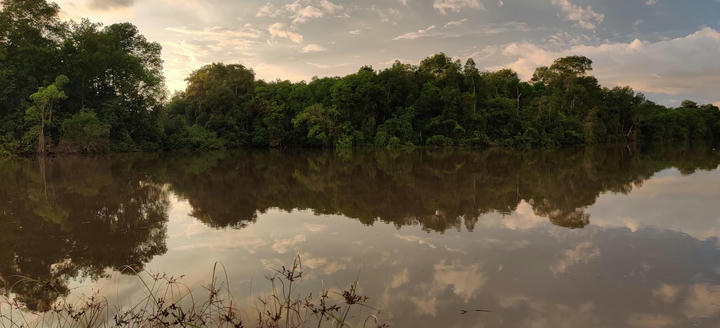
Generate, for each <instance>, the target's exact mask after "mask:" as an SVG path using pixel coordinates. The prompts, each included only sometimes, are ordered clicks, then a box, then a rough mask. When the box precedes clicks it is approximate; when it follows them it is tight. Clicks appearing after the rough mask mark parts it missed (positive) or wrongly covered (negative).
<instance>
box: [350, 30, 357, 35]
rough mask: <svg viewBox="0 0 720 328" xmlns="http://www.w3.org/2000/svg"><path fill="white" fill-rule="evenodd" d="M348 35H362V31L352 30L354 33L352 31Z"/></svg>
mask: <svg viewBox="0 0 720 328" xmlns="http://www.w3.org/2000/svg"><path fill="white" fill-rule="evenodd" d="M348 33H350V34H352V35H359V34H360V30H352V31H350V32H348Z"/></svg>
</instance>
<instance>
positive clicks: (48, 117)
mask: <svg viewBox="0 0 720 328" xmlns="http://www.w3.org/2000/svg"><path fill="white" fill-rule="evenodd" d="M67 83H68V78H67V76H65V75H60V76H58V77H57V78H56V79H55V83H53V84H51V85H48V86H47V87H41V88H40V89H38V91H37V92H35V93H33V94H32V95H30V100H32V106H30V108H28V110H27V112H26V116H25V117H26V120H27V121H28V122H29V123H30V124H34V125H35V126H34V127H33V128H31V129H30V133H32V134H33V135H34V134H35V133H37V134H38V148H37V151H38V153H39V154H40V155H44V154H45V146H46V141H45V125H49V124H52V116H53V106H54V105H55V104H56V103H58V102H59V101H61V100H65V99H67V95H65V91H63V87H64V86H65V84H67Z"/></svg>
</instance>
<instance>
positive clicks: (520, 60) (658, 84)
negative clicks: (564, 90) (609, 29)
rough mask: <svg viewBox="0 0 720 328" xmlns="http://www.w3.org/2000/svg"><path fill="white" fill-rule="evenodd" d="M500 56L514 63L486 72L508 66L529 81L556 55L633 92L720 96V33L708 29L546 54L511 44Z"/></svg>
mask: <svg viewBox="0 0 720 328" xmlns="http://www.w3.org/2000/svg"><path fill="white" fill-rule="evenodd" d="M502 54H503V55H504V56H506V57H511V58H515V60H514V61H512V62H510V63H508V64H506V65H500V66H496V67H489V69H491V70H492V69H499V68H501V67H508V68H511V69H513V70H515V71H516V72H518V74H520V76H521V77H522V78H524V79H529V78H530V77H532V73H533V72H534V71H535V68H537V67H539V66H547V65H550V64H552V62H553V60H554V59H556V58H558V57H563V56H568V55H583V56H587V57H589V58H590V59H592V60H593V67H594V69H595V70H594V72H593V75H595V76H596V77H597V78H598V79H599V80H600V82H601V83H602V84H603V85H607V86H610V87H612V86H625V85H629V86H631V87H633V89H635V90H637V91H642V92H650V93H660V94H667V95H678V96H682V97H684V98H693V99H698V101H700V102H703V103H711V102H717V101H718V98H720V95H718V94H717V86H718V85H720V62H719V61H718V60H717V58H720V32H718V31H716V30H714V29H712V28H710V27H704V28H702V29H700V30H698V31H697V32H695V33H693V34H690V35H688V36H685V37H679V38H676V39H669V40H664V41H658V42H646V41H641V40H634V41H632V42H629V43H606V44H601V45H597V46H585V45H577V46H572V47H570V48H568V49H566V50H562V51H549V50H546V49H544V48H542V47H540V46H538V45H535V44H531V43H512V44H510V45H508V46H506V47H505V49H504V50H503V51H502ZM678 58H682V60H678Z"/></svg>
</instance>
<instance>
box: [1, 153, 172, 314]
mask: <svg viewBox="0 0 720 328" xmlns="http://www.w3.org/2000/svg"><path fill="white" fill-rule="evenodd" d="M45 161H46V163H42V162H41V161H40V162H34V161H30V160H19V161H6V162H3V163H0V180H1V181H4V182H5V185H4V187H3V188H2V189H1V190H0V199H2V200H3V202H4V204H1V205H0V206H2V207H1V208H0V226H1V228H2V229H1V230H2V231H0V248H1V249H2V250H0V277H1V278H2V279H0V288H2V289H5V290H6V292H13V293H15V294H16V295H17V298H18V299H19V300H21V301H23V302H24V303H25V304H26V305H27V307H28V308H29V309H32V310H47V309H48V308H49V306H50V305H51V304H52V303H53V302H54V300H55V299H57V297H59V296H62V295H65V294H66V293H67V292H68V289H67V286H66V284H67V281H68V280H69V279H71V278H73V277H77V276H78V275H80V274H82V275H85V276H91V277H98V276H101V275H102V274H103V272H104V271H105V269H106V268H113V269H116V270H124V269H125V268H126V267H131V268H133V269H135V270H141V269H142V268H143V266H144V264H145V263H147V262H148V261H149V260H150V259H151V258H152V257H153V256H155V255H158V254H162V253H164V252H165V251H166V246H165V231H166V222H167V208H168V205H169V202H168V197H167V192H166V191H165V190H164V189H163V187H162V186H160V185H158V184H156V183H153V182H152V178H150V177H149V176H147V175H146V174H142V173H141V172H143V168H142V167H135V166H134V165H135V164H140V162H139V161H136V160H132V159H127V158H112V159H111V158H104V159H88V158H84V159H80V158H63V159H48V160H45ZM43 164H44V165H43ZM39 168H42V170H41V169H39ZM43 170H44V171H45V172H43ZM43 173H44V175H43Z"/></svg>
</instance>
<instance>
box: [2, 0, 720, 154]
mask: <svg viewBox="0 0 720 328" xmlns="http://www.w3.org/2000/svg"><path fill="white" fill-rule="evenodd" d="M58 12H59V8H58V6H57V5H55V4H50V3H48V2H47V1H45V0H4V1H3V8H2V10H0V85H2V86H3V87H2V88H0V135H2V136H3V139H2V144H3V148H4V149H5V151H10V152H32V151H35V149H36V147H35V146H36V145H38V146H39V147H38V148H41V147H42V148H44V147H45V145H46V144H47V145H51V146H53V147H54V148H50V149H51V151H52V150H54V151H63V149H64V148H63V147H55V145H57V144H58V143H60V142H61V141H62V140H60V138H61V137H63V136H65V135H67V136H72V137H68V138H65V141H68V143H63V144H62V146H68V145H74V146H73V147H70V146H68V147H66V148H67V149H73V148H78V147H79V148H80V149H81V151H85V152H91V151H98V150H101V149H106V148H109V149H110V150H113V151H143V150H146V151H149V150H211V149H221V148H226V147H227V148H237V147H243V146H253V147H271V148H284V147H336V148H343V149H351V148H357V147H364V146H375V147H388V148H398V147H404V146H412V145H420V146H422V145H433V146H449V145H453V146H472V147H490V146H498V145H499V146H510V147H559V146H567V145H583V144H601V143H615V142H636V141H640V142H647V143H698V142H713V143H718V142H720V129H718V126H719V125H720V117H719V115H720V111H719V110H718V109H717V107H716V106H713V105H699V104H697V103H695V102H693V101H689V100H687V101H683V102H682V104H681V105H680V108H666V107H664V106H659V105H657V104H655V103H652V102H650V101H648V100H647V99H645V97H644V96H643V95H642V94H638V93H635V92H634V91H633V90H632V89H630V88H629V87H625V88H613V89H607V88H603V87H601V86H600V85H599V83H598V81H597V79H595V78H594V77H593V76H590V75H589V74H588V73H589V72H591V71H592V69H593V68H592V60H590V59H589V58H587V57H584V56H568V57H563V58H558V59H557V60H555V61H554V62H553V63H552V65H550V66H547V67H539V68H537V70H536V71H535V73H534V74H533V77H532V79H531V81H527V82H523V81H521V80H520V78H519V76H518V74H517V73H516V72H513V71H512V70H510V69H502V70H499V71H495V72H481V71H480V70H479V69H478V67H477V66H476V65H475V62H474V61H473V60H472V59H468V60H467V61H466V62H465V64H464V65H463V64H462V63H461V62H460V61H459V60H457V59H453V58H451V57H449V56H447V55H445V54H443V53H439V54H436V55H433V56H430V57H428V58H425V59H423V60H422V61H421V62H420V63H419V65H417V66H415V65H409V64H403V63H401V62H399V61H398V62H395V63H394V64H393V65H392V66H391V67H389V68H386V69H383V70H380V71H376V70H375V69H373V68H372V67H369V66H364V67H361V68H360V69H359V70H358V71H357V72H355V73H353V74H349V75H347V76H344V77H332V78H313V79H312V80H311V81H309V82H305V81H302V82H298V83H292V82H290V81H281V80H278V81H272V82H266V81H262V80H256V79H255V73H254V72H253V70H252V69H250V68H248V67H245V66H243V65H240V64H223V63H213V64H209V65H205V66H203V67H200V68H199V69H197V70H195V71H193V72H192V73H191V74H190V76H188V78H187V82H188V85H187V88H186V90H185V91H184V92H180V93H178V94H176V95H174V96H173V97H172V99H171V100H170V101H169V102H166V101H165V100H166V91H165V88H164V83H163V76H162V74H161V72H162V60H161V57H160V52H161V47H160V45H159V44H157V43H154V42H150V41H148V40H147V39H145V37H143V36H142V35H141V34H140V32H139V31H138V29H137V28H136V27H135V26H133V25H131V24H128V23H122V24H113V25H110V26H106V27H103V26H102V25H101V24H96V23H92V22H90V21H88V20H82V21H81V22H79V23H62V22H61V21H60V20H59V18H58ZM63 76H66V77H67V78H63V79H61V77H63ZM56 77H57V79H56ZM53 81H54V82H53ZM5 86H9V87H5ZM43 86H45V87H43ZM87 108H91V109H90V110H85V109H87ZM81 111H86V112H88V113H83V114H81V115H80V116H77V117H76V115H78V114H79V113H81ZM89 112H92V113H93V114H94V118H92V117H93V116H90V115H89ZM53 116H54V117H55V118H56V119H55V120H53V119H52V118H53ZM66 120H70V121H68V122H69V123H68V125H67V127H62V126H59V125H58V124H56V123H55V121H57V122H64V121H66ZM72 129H80V130H78V131H70V130H72ZM106 129H107V130H109V134H108V135H107V138H106V137H105V131H106ZM61 130H62V131H61ZM45 135H48V136H50V138H49V140H47V141H40V139H44V137H45ZM83 136H89V139H92V140H94V141H87V143H85V144H83V142H81V140H84V139H88V138H85V137H83ZM72 139H74V141H73V140H72ZM105 139H107V142H106V141H105ZM106 144H107V146H104V145H106ZM37 150H38V151H40V152H44V150H42V149H37Z"/></svg>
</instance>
